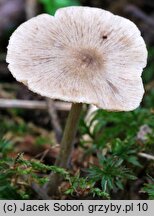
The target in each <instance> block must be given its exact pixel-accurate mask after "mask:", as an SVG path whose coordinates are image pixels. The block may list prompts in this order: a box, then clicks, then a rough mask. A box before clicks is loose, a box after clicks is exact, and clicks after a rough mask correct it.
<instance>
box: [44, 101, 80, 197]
mask: <svg viewBox="0 0 154 216" xmlns="http://www.w3.org/2000/svg"><path fill="white" fill-rule="evenodd" d="M81 110H82V104H81V103H76V104H72V107H71V110H70V112H69V115H68V119H67V122H66V126H65V129H64V133H63V137H62V141H61V147H60V153H59V156H58V157H57V159H56V162H55V165H56V166H59V167H62V168H65V169H66V168H68V163H69V160H70V156H71V152H72V148H73V144H74V143H73V141H74V137H75V135H76V132H77V126H78V122H79V118H80V114H81ZM61 181H62V178H61V176H60V175H59V174H57V173H52V174H51V175H50V180H49V182H48V184H47V185H46V186H45V188H46V191H47V193H48V195H50V196H51V195H54V194H55V193H56V192H57V189H58V186H59V184H60V183H61Z"/></svg>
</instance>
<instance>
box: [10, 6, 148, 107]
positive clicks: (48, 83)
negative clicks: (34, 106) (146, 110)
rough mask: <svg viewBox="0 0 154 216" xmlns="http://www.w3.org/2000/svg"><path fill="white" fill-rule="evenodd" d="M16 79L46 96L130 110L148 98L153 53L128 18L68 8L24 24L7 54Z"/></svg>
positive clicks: (12, 37) (80, 8) (88, 9)
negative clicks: (146, 73) (145, 77)
mask: <svg viewBox="0 0 154 216" xmlns="http://www.w3.org/2000/svg"><path fill="white" fill-rule="evenodd" d="M7 62H8V63H9V66H8V67H9V69H10V71H11V73H12V75H13V76H14V77H15V78H16V80H18V81H20V82H23V83H24V84H25V85H27V86H28V88H29V89H30V90H32V91H34V92H36V93H38V94H40V95H42V96H46V97H49V98H52V99H60V100H64V101H69V102H74V103H87V104H94V105H96V106H97V107H99V108H102V109H106V110H111V111H129V110H133V109H135V108H137V107H138V106H139V105H140V102H141V100H142V97H143V94H144V88H143V83H142V79H141V74H142V71H143V68H144V67H145V66H146V62H147V49H146V45H145V42H144V40H143V38H142V37H141V34H140V31H139V30H138V28H137V27H136V25H135V24H134V23H132V22H131V21H129V20H128V19H126V18H123V17H120V16H116V15H113V14H112V13H110V12H108V11H105V10H102V9H97V8H90V7H66V8H62V9H59V10H58V11H57V12H56V14H55V16H50V15H47V14H42V15H39V16H37V17H34V18H32V19H30V20H28V21H27V22H25V23H23V24H22V25H20V26H19V27H18V28H17V30H16V31H15V32H14V33H13V34H12V36H11V38H10V41H9V45H8V53H7Z"/></svg>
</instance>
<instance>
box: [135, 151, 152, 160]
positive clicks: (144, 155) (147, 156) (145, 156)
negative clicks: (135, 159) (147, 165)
mask: <svg viewBox="0 0 154 216" xmlns="http://www.w3.org/2000/svg"><path fill="white" fill-rule="evenodd" d="M138 155H139V156H140V157H143V158H146V159H148V160H154V156H153V155H149V154H146V153H143V152H140V153H138Z"/></svg>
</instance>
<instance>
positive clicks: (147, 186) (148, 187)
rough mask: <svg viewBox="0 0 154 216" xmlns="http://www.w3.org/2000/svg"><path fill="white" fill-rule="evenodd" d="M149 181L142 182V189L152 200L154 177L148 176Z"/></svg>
mask: <svg viewBox="0 0 154 216" xmlns="http://www.w3.org/2000/svg"><path fill="white" fill-rule="evenodd" d="M150 180H151V183H146V184H144V187H143V188H142V190H143V191H144V192H146V193H148V195H149V199H151V200H154V179H153V178H152V177H150Z"/></svg>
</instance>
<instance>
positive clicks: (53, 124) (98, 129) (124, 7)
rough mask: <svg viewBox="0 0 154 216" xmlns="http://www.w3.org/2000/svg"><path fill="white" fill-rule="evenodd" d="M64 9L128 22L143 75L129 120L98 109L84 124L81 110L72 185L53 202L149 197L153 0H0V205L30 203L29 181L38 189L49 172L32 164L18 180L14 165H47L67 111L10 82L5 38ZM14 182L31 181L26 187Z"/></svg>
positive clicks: (153, 154)
mask: <svg viewBox="0 0 154 216" xmlns="http://www.w3.org/2000/svg"><path fill="white" fill-rule="evenodd" d="M71 5H82V6H91V7H98V8H103V9H106V10H109V11H111V12H113V13H114V14H117V15H121V16H123V17H126V18H128V19H130V20H132V21H133V22H134V23H135V24H136V25H137V26H138V28H139V29H140V31H141V34H142V36H143V38H144V40H145V42H146V45H147V49H148V64H147V67H146V68H145V69H144V73H143V76H142V77H143V81H144V86H145V90H146V92H145V95H144V98H143V101H142V104H141V107H140V108H139V109H137V110H135V111H133V112H129V113H107V112H105V111H102V110H98V111H97V112H96V113H95V115H94V116H93V118H92V120H91V123H90V124H89V123H87V122H86V121H85V120H84V119H85V118H84V115H85V113H86V110H87V107H86V106H85V109H84V112H83V115H82V118H81V121H80V125H79V132H78V136H77V138H76V140H75V150H74V152H73V156H72V164H71V166H72V171H71V174H73V175H74V176H75V178H74V179H72V177H71V180H72V181H71V183H70V182H69V183H68V181H66V182H63V184H62V186H61V193H60V198H62V199H65V198H75V199H77V198H85V199H91V198H94V197H96V198H97V199H100V198H103V199H107V198H109V197H110V198H112V199H149V198H154V179H153V178H154V163H153V161H154V133H153V132H154V118H153V115H154V1H153V0H116V1H114V0H0V159H1V161H3V162H1V164H0V174H1V177H0V194H1V195H0V198H1V199H8V198H11V199H16V198H18V199H22V198H24V199H33V198H36V197H37V196H36V190H35V188H31V184H29V181H34V180H35V181H37V183H38V184H39V185H41V184H42V182H43V183H44V182H45V181H46V179H45V178H46V177H47V176H46V175H47V174H48V173H49V169H47V173H45V174H42V173H41V171H40V170H39V169H38V170H37V169H36V167H33V165H32V164H31V165H29V166H32V167H31V173H28V171H27V169H29V166H28V165H27V166H26V167H24V172H25V173H22V172H23V164H20V163H19V164H18V163H17V165H16V166H15V167H14V166H13V163H15V162H16V160H17V159H18V157H20V155H22V153H24V160H26V161H30V160H31V159H36V160H38V161H41V162H43V164H46V165H47V166H48V165H53V164H54V161H55V158H56V156H57V154H58V152H59V141H60V139H61V133H62V130H63V127H64V123H65V120H66V117H67V115H68V111H69V109H70V104H68V103H62V102H59V101H56V102H52V101H48V100H47V99H45V98H43V97H41V96H39V95H37V94H34V93H33V92H31V91H29V90H28V89H27V87H25V86H24V85H23V84H21V83H18V82H16V80H15V79H14V78H13V77H12V75H11V73H10V72H9V70H8V68H7V63H6V61H5V58H6V52H7V45H8V40H9V37H10V36H11V34H12V33H13V31H14V30H15V29H16V28H17V27H18V26H19V25H20V24H21V23H23V22H24V21H26V20H27V19H29V18H31V17H33V16H35V15H37V14H41V13H44V12H45V13H48V14H52V15H54V13H55V11H56V10H57V9H58V8H61V7H65V6H71ZM96 120H97V123H95V124H94V125H93V123H94V121H95V122H96ZM92 125H93V127H91V126H92ZM100 155H101V157H103V159H102V158H101V157H100ZM102 155H103V156H102ZM115 161H116V162H115ZM25 163H26V162H25ZM116 163H117V167H114V166H113V164H116ZM91 164H93V165H95V166H97V168H98V169H96V167H94V166H91ZM40 166H41V165H40ZM17 168H18V174H16V173H17ZM112 168H113V170H112ZM125 168H126V169H128V170H126V172H125ZM84 169H87V171H86V172H85V171H84ZM4 170H5V172H4ZM10 170H11V172H10ZM109 170H110V171H111V173H110V172H109ZM112 171H113V172H112ZM38 173H39V175H38ZM115 173H116V174H115ZM133 173H135V174H133ZM31 174H33V175H32V176H31ZM34 174H35V176H34ZM36 174H37V175H36ZM71 174H70V175H71ZM21 175H28V178H29V176H30V180H28V183H27V179H26V180H25V179H24V180H23V179H22V178H21ZM116 175H117V176H118V177H117V176H116ZM38 176H39V177H38ZM104 176H105V177H104ZM87 178H88V180H87ZM21 180H22V181H21ZM41 181H42V182H41ZM89 181H90V182H89ZM19 182H20V183H21V182H22V183H23V182H24V184H25V185H24V184H23V185H22V184H20V183H19ZM25 182H26V183H25ZM79 182H80V183H79ZM87 182H88V183H87ZM94 182H95V183H94ZM105 182H107V185H105V184H106V183H105ZM80 184H81V185H80ZM89 185H91V187H93V188H94V190H93V191H92V190H91V189H89V187H90V186H89ZM119 191H120V192H119ZM117 194H118V197H117ZM58 198H59V197H58Z"/></svg>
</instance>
